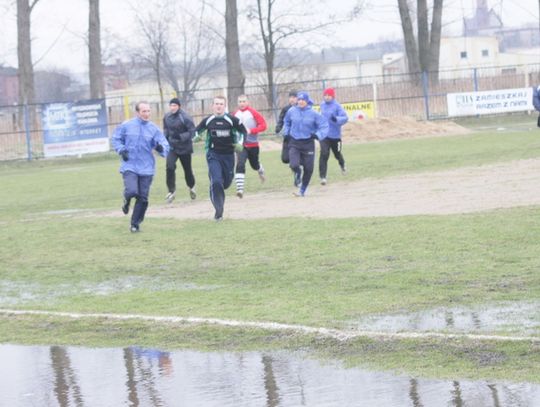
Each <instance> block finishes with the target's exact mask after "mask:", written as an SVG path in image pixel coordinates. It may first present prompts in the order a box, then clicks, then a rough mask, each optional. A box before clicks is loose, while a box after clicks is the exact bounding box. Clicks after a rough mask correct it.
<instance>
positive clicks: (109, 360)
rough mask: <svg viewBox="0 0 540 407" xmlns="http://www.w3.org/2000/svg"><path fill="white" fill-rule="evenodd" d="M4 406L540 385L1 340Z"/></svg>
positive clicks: (438, 396) (460, 395)
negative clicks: (19, 344)
mask: <svg viewBox="0 0 540 407" xmlns="http://www.w3.org/2000/svg"><path fill="white" fill-rule="evenodd" d="M0 361H1V362H0V405H1V406H19V407H27V406H28V407H30V406H115V407H116V406H205V407H209V406H220V407H223V406H231V407H232V406H234V407H238V406H250V407H251V406H266V407H276V406H340V407H343V406H385V407H394V406H395V407H398V406H399V407H403V406H413V407H420V406H422V407H429V406H437V407H439V406H475V407H488V406H490V407H510V406H511V407H525V406H527V407H528V406H531V407H532V406H538V405H540V385H537V384H529V383H503V382H486V381H467V380H458V379H456V380H453V381H443V380H426V379H417V378H413V377H406V376H395V375H392V374H389V373H381V372H371V371H366V370H362V369H355V368H344V367H343V366H342V365H341V364H340V363H339V362H333V361H325V362H319V361H317V360H314V359H312V358H310V357H309V356H308V355H306V354H302V353H287V352H273V353H267V352H264V353H261V352H245V353H227V352H212V353H204V352H197V351H175V352H165V351H160V350H156V349H145V348H139V347H129V348H124V349H120V348H109V349H89V348H78V347H60V346H18V345H0Z"/></svg>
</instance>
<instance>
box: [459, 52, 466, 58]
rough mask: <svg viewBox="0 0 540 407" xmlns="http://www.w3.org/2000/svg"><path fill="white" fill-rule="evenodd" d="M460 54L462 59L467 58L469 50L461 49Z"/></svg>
mask: <svg viewBox="0 0 540 407" xmlns="http://www.w3.org/2000/svg"><path fill="white" fill-rule="evenodd" d="M459 56H460V57H461V59H467V51H461V52H460V53H459Z"/></svg>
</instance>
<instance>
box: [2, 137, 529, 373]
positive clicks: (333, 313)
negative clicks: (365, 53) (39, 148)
mask: <svg viewBox="0 0 540 407" xmlns="http://www.w3.org/2000/svg"><path fill="white" fill-rule="evenodd" d="M538 147H540V139H538V135H537V134H536V133H535V132H518V133H504V134H503V133H497V134H481V133H478V134H473V135H470V136H458V137H444V138H430V139H417V140H408V141H394V142H384V143H373V144H361V145H347V146H345V151H344V152H345V156H346V159H347V162H348V167H349V174H348V175H347V178H346V179H347V180H348V181H350V180H355V179H361V178H365V177H372V178H382V177H385V176H389V175H398V174H404V173H418V172H426V171H434V170H442V169H448V168H459V167H463V166H474V165H482V164H488V163H496V162H504V161H511V160H516V159H525V158H537V157H538V156H539V155H540V154H539V151H540V149H539V148H538ZM332 160H333V159H332ZM262 161H263V163H264V165H265V168H266V170H267V173H268V175H269V179H268V182H267V183H265V184H263V185H260V184H259V183H258V182H256V176H255V175H256V174H255V173H254V172H253V171H251V170H249V171H251V172H248V179H249V180H252V181H253V182H252V183H250V184H248V185H249V186H248V188H249V189H250V190H251V191H260V190H274V191H280V190H282V191H284V193H286V192H285V191H286V190H288V189H290V185H289V184H290V181H291V176H290V172H289V170H288V169H287V167H286V166H285V165H283V164H281V163H280V162H279V152H278V151H275V152H267V153H263V155H262ZM158 163H159V167H158V173H157V174H156V177H155V181H154V185H153V189H152V194H151V205H160V204H161V203H162V202H163V197H164V196H165V192H166V190H165V185H164V184H165V182H164V160H159V161H158ZM194 167H195V173H196V176H197V181H198V187H197V188H198V190H199V197H200V199H208V198H207V196H206V193H205V190H206V188H207V187H208V182H207V179H206V178H207V177H206V167H205V162H204V156H203V154H202V153H201V152H200V151H199V150H197V152H196V154H195V157H194ZM117 168H118V159H117V158H116V157H115V156H113V155H105V156H96V157H87V158H83V159H78V160H77V159H65V160H56V161H35V162H30V163H26V162H24V163H22V162H20V163H9V164H3V165H2V166H1V167H0V184H1V185H2V188H3V193H2V200H1V202H0V205H1V215H0V226H1V227H2V229H1V230H0V262H1V264H2V268H1V269H0V307H2V308H18V309H42V310H53V311H73V312H110V313H141V314H149V315H167V316H175V315H178V316H200V317H210V318H227V319H237V320H248V321H275V322H282V323H291V324H306V325H311V326H322V327H335V328H344V327H346V326H347V325H348V324H349V323H350V322H351V321H355V320H357V319H359V318H361V317H364V316H366V315H372V314H386V313H396V312H412V311H421V310H426V309H431V308H434V307H445V306H451V307H454V306H474V305H479V304H492V303H498V302H501V301H505V302H513V301H516V302H518V301H524V300H526V301H533V302H534V301H540V284H539V283H540V277H539V276H538V269H539V268H540V253H539V252H540V249H539V246H538V236H539V234H540V208H538V207H527V208H515V209H507V210H498V211H491V212H485V213H478V214H467V215H449V216H407V217H390V218H351V219H328V220H314V219H296V218H290V219H268V220H242V221H240V220H226V221H224V222H222V223H220V224H215V223H213V222H211V221H210V218H211V214H210V213H209V220H202V221H195V220H190V221H178V220H172V219H155V218H149V219H147V220H146V221H145V223H144V231H143V232H142V233H140V234H135V235H132V234H130V233H129V232H128V230H127V226H128V225H127V221H126V218H124V217H122V218H120V217H118V218H104V217H100V216H80V214H78V213H75V214H67V215H63V214H51V213H47V212H48V211H59V210H70V209H77V210H80V211H96V210H104V211H109V210H119V209H118V207H119V204H120V199H119V197H120V196H121V190H122V184H121V178H120V175H119V174H118V172H117ZM330 169H331V173H330V177H331V178H333V179H338V174H337V170H338V168H337V164H336V163H335V161H331V163H330ZM339 177H340V178H341V176H339ZM178 181H179V185H182V181H183V180H182V179H181V170H180V177H179V180H178ZM179 199H188V198H187V194H185V196H184V197H183V198H182V197H180V198H179ZM83 214H85V212H83ZM44 328H47V329H44ZM171 329H172V330H173V331H174V335H172V336H171ZM494 333H500V334H507V332H505V331H504V330H500V331H497V332H494ZM523 334H525V333H523ZM537 334H540V332H538V333H537ZM134 341H136V342H135V343H138V344H142V345H152V346H163V347H167V348H178V347H183V346H189V347H200V348H219V349H229V348H233V349H234V348H242V349H245V348H250V347H256V348H259V349H261V348H268V347H290V348H291V347H292V348H294V347H302V348H305V347H308V348H311V349H312V350H313V351H314V352H317V353H319V354H321V355H324V356H325V357H337V358H342V359H344V360H346V361H348V363H351V364H363V365H369V366H374V367H379V368H385V369H394V370H403V371H407V372H410V373H413V374H421V375H427V376H431V377H452V376H455V375H458V376H460V377H492V378H507V379H509V380H530V381H539V380H538V379H539V377H538V373H537V369H536V366H537V364H538V360H536V359H537V358H536V357H530V356H531V352H536V351H537V350H538V349H536V347H537V345H534V344H528V343H518V344H516V343H504V342H503V343H487V344H486V343H472V341H465V340H452V341H450V340H449V341H439V340H436V341H435V340H432V341H428V340H418V341H412V340H407V341H397V340H396V341H374V340H366V339H362V340H360V339H359V340H354V341H351V342H348V343H345V344H343V343H338V342H336V341H333V340H322V339H321V338H315V337H311V336H309V335H307V336H305V337H302V336H298V335H296V334H291V333H276V332H267V331H263V330H254V329H240V328H238V329H232V328H217V327H200V326H199V327H192V326H179V327H163V326H159V325H156V324H150V323H143V322H134V321H131V322H112V321H99V323H96V321H93V320H89V321H66V320H62V319H59V318H52V317H47V318H45V317H41V318H38V317H16V318H15V317H7V316H2V317H0V342H16V343H51V342H54V343H62V344H86V345H99V346H105V345H107V346H112V345H118V346H121V345H123V344H131V343H134ZM536 354H537V352H536ZM486 355H487V356H486ZM490 355H492V356H493V357H489V356H490Z"/></svg>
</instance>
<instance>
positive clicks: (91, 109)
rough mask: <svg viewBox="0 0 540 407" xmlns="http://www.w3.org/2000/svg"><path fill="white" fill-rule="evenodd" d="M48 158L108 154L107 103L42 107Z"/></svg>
mask: <svg viewBox="0 0 540 407" xmlns="http://www.w3.org/2000/svg"><path fill="white" fill-rule="evenodd" d="M41 121H42V125H43V153H44V155H45V157H57V156H62V155H80V154H86V153H97V152H104V151H109V136H108V134H107V109H106V106H105V99H94V100H83V101H79V102H72V103H49V104H45V105H43V110H42V113H41Z"/></svg>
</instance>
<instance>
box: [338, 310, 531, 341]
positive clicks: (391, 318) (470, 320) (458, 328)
mask: <svg viewBox="0 0 540 407" xmlns="http://www.w3.org/2000/svg"><path fill="white" fill-rule="evenodd" d="M348 328H354V329H359V330H367V331H385V332H400V331H414V332H428V331H429V332H437V331H449V332H467V333H472V332H474V333H488V332H497V331H504V332H508V331H510V332H516V333H518V334H520V335H530V334H533V335H534V334H540V303H538V302H512V303H508V304H500V305H493V306H485V307H483V308H477V309H476V308H464V307H454V308H434V309H429V310H425V311H420V312H412V313H403V314H391V315H370V316H367V317H365V318H362V319H360V320H358V321H350V323H349V326H348Z"/></svg>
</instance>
